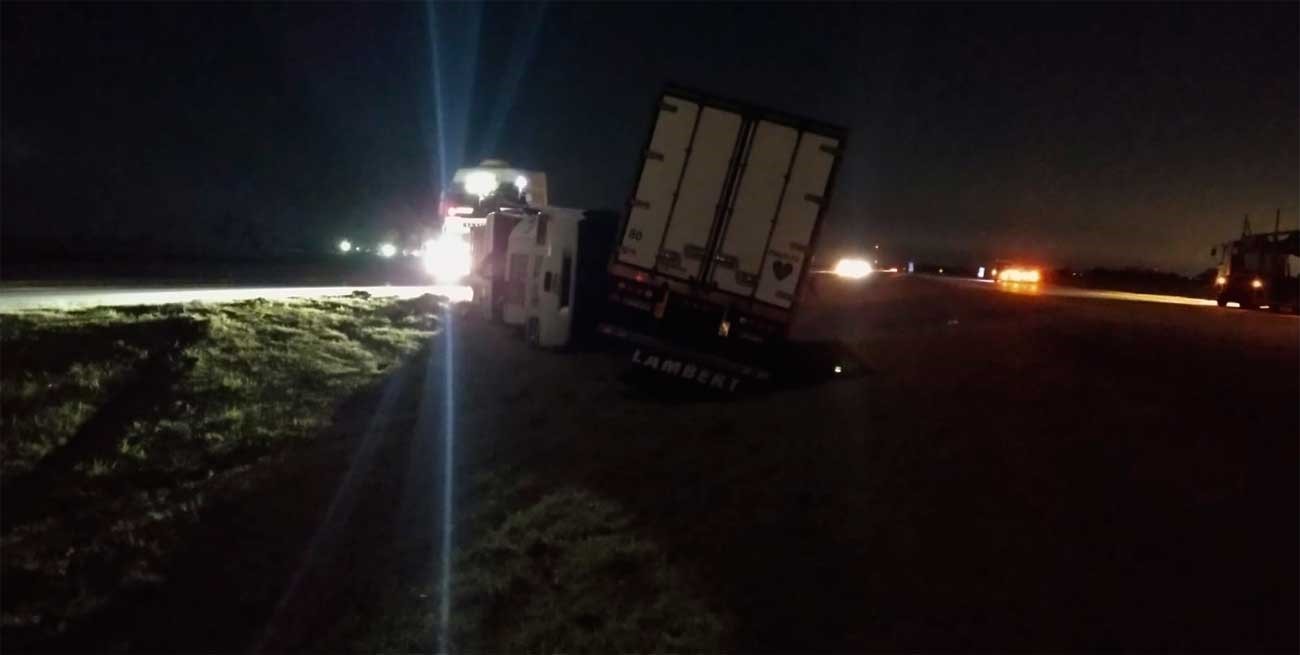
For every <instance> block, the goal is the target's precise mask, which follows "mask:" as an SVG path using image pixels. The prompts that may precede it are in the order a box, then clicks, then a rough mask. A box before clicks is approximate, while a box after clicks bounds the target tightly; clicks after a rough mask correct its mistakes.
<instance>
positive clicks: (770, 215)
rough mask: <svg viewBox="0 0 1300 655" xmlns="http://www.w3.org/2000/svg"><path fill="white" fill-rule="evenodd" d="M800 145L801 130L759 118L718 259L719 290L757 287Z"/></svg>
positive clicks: (744, 291)
mask: <svg viewBox="0 0 1300 655" xmlns="http://www.w3.org/2000/svg"><path fill="white" fill-rule="evenodd" d="M798 143H799V132H798V130H795V129H794V128H792V127H788V126H785V125H778V124H776V123H771V122H768V121H758V123H757V127H755V128H754V130H753V132H752V137H751V141H750V143H749V146H748V148H747V149H746V151H747V154H746V157H745V160H744V161H743V162H742V164H741V177H740V182H739V184H738V185H737V187H736V194H735V200H734V203H733V205H732V210H731V215H730V219H729V220H728V222H727V225H726V227H725V228H724V232H723V235H722V240H721V242H720V244H719V245H718V252H717V254H716V255H715V257H714V268H713V273H712V276H711V277H712V280H713V282H714V284H716V285H717V286H718V288H719V289H722V290H724V291H730V292H732V293H737V294H741V295H744V296H752V295H754V292H755V291H756V290H757V288H758V279H759V271H760V269H761V268H762V266H763V252H764V249H765V248H766V247H767V238H768V235H770V234H771V233H772V226H773V224H774V223H775V222H776V220H777V209H778V208H779V207H780V204H781V200H782V198H783V195H784V194H783V192H784V191H785V181H786V176H787V175H788V174H789V172H790V167H791V166H792V165H793V164H794V154H795V148H796V146H797V145H798Z"/></svg>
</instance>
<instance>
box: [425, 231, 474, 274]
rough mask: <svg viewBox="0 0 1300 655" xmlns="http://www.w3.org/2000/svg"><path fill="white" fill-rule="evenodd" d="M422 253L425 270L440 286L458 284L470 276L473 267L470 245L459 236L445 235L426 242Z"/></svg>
mask: <svg viewBox="0 0 1300 655" xmlns="http://www.w3.org/2000/svg"><path fill="white" fill-rule="evenodd" d="M421 253H422V257H423V259H424V270H425V271H427V272H428V273H429V274H430V275H432V276H433V278H434V279H435V280H437V281H438V282H439V283H440V284H457V283H459V282H460V281H461V280H462V279H464V278H465V276H466V275H469V272H470V267H471V265H472V257H471V251H470V245H469V242H468V241H466V240H465V239H464V238H463V237H461V236H460V235H458V234H443V235H442V236H441V237H439V238H437V239H434V240H430V241H426V242H424V248H422V249H421Z"/></svg>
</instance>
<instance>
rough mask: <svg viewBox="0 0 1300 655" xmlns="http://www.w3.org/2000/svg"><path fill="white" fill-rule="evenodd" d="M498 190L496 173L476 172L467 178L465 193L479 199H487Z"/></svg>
mask: <svg viewBox="0 0 1300 655" xmlns="http://www.w3.org/2000/svg"><path fill="white" fill-rule="evenodd" d="M496 190H497V176H496V173H489V172H488V171H474V172H472V173H469V174H468V175H466V176H465V191H467V192H469V193H472V194H474V195H476V196H478V197H479V198H483V197H486V196H487V195H489V194H491V193H492V192H493V191H496Z"/></svg>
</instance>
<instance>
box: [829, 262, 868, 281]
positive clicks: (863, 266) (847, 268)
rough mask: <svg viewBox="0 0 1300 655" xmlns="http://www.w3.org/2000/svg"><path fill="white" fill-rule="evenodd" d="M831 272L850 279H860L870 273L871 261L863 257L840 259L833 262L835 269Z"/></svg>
mask: <svg viewBox="0 0 1300 655" xmlns="http://www.w3.org/2000/svg"><path fill="white" fill-rule="evenodd" d="M831 272H832V273H834V274H836V275H838V276H840V277H844V278H849V279H851V280H861V279H862V278H864V277H866V276H868V275H871V262H869V261H867V260H865V259H841V260H840V261H838V262H836V263H835V269H834V270H833V271H831Z"/></svg>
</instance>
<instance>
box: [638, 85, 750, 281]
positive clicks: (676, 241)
mask: <svg viewBox="0 0 1300 655" xmlns="http://www.w3.org/2000/svg"><path fill="white" fill-rule="evenodd" d="M740 127H741V119H740V115H739V114H735V113H732V112H729V111H723V110H721V109H715V108H713V107H705V108H704V109H702V110H701V111H700V122H699V126H698V127H697V128H696V130H695V139H694V140H693V141H692V143H691V150H690V157H688V159H687V161H686V172H685V174H684V175H682V182H681V186H680V187H678V190H677V203H676V206H674V207H673V211H672V214H671V215H670V216H669V218H668V230H667V234H665V235H664V242H663V245H662V246H660V248H659V262H658V266H657V267H656V268H657V269H658V270H659V272H661V273H663V274H665V275H671V276H673V277H678V278H682V279H684V280H694V279H697V278H699V277H700V274H701V273H702V272H703V267H704V265H705V264H706V263H707V262H708V261H709V260H710V254H709V236H710V234H711V233H712V231H713V224H714V223H715V222H716V219H717V216H718V207H719V206H720V205H721V204H723V203H724V202H725V199H724V197H723V195H724V193H725V187H726V185H727V174H728V171H729V169H730V168H731V162H732V157H733V156H734V155H735V152H734V151H735V148H736V140H737V139H738V138H739V136H740Z"/></svg>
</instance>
